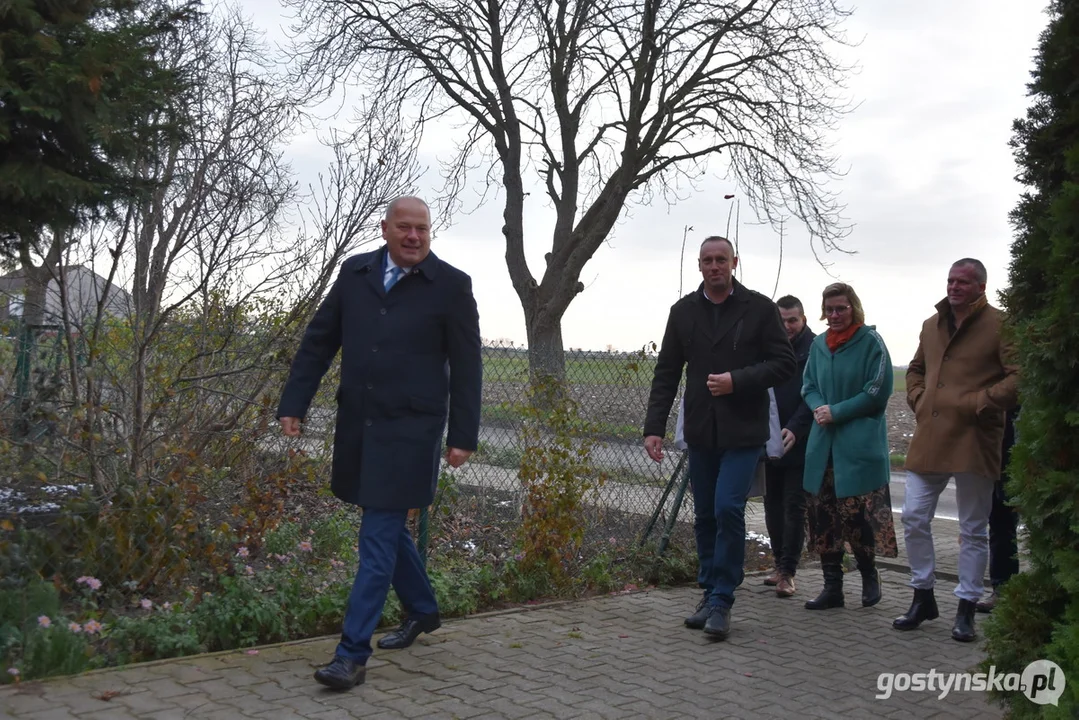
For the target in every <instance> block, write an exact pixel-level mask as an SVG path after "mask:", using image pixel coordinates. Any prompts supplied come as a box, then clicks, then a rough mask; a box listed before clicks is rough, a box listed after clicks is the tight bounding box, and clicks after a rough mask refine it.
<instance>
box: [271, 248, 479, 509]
mask: <svg viewBox="0 0 1079 720" xmlns="http://www.w3.org/2000/svg"><path fill="white" fill-rule="evenodd" d="M385 253H386V247H385V246H383V247H382V248H380V249H378V250H375V251H373V252H369V253H364V254H362V255H355V256H353V257H350V258H348V259H347V260H345V262H344V263H343V264H342V266H341V272H340V273H339V275H338V277H337V279H336V281H335V282H334V284H333V287H332V288H331V289H330V292H329V294H328V295H327V296H326V299H325V300H324V301H323V302H322V304H321V305H320V306H319V308H318V311H317V312H316V313H315V316H314V318H312V320H311V323H310V324H309V325H308V327H307V330H306V332H305V333H304V336H303V340H302V341H301V343H300V348H299V350H298V351H297V353H296V357H295V358H294V359H293V361H292V368H291V370H290V373H289V378H288V382H287V383H286V384H285V389H284V391H283V393H282V395H281V402H280V404H279V405H278V409H277V417H278V418H281V417H297V418H301V419H302V418H304V417H305V416H306V414H307V410H308V406H309V405H310V404H311V400H312V398H314V396H315V391H316V390H317V389H318V386H319V382H320V381H321V380H322V376H323V375H324V374H325V373H326V371H327V370H328V369H329V366H330V363H331V362H332V361H333V358H334V356H335V355H336V354H337V351H338V349H340V350H341V385H340V387H339V388H338V391H337V426H336V430H335V433H334V447H333V476H332V480H331V488H332V489H333V493H334V495H336V496H337V497H338V498H340V499H341V500H344V501H345V502H349V503H353V504H355V505H360V506H361V507H370V508H378V509H385V510H400V509H405V508H419V507H426V506H427V505H430V504H431V501H432V499H433V498H434V492H435V486H436V484H437V481H438V471H439V462H440V457H441V454H442V452H441V451H442V438H443V434H444V433H445V432H446V426H447V419H448V422H449V431H448V433H446V445H448V446H449V447H455V448H459V449H461V450H475V449H476V444H477V440H478V435H479V422H480V392H481V384H482V377H483V365H482V359H481V355H480V329H479V314H478V312H477V309H476V301H475V298H474V297H473V295H472V280H471V278H469V276H468V275H466V274H465V273H463V272H461V271H460V270H458V269H457V268H455V267H453V266H452V265H449V264H448V263H445V262H443V261H442V260H440V259H438V258H437V257H436V256H435V255H434V253H431V254H429V255H428V256H427V257H426V258H425V259H424V260H423V262H421V263H419V264H418V265H416V266H415V267H414V268H413V269H412V271H411V272H410V273H409V274H407V275H405V276H404V277H402V278H401V279H400V280H399V281H398V282H397V284H396V285H394V286H393V287H391V288H390V291H389V292H386V291H385V289H384V287H383V269H384V267H385V266H384V255H385Z"/></svg>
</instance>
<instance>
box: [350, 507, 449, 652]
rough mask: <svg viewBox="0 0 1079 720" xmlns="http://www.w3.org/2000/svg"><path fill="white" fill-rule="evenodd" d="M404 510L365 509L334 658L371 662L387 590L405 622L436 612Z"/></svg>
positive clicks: (435, 605) (429, 584)
mask: <svg viewBox="0 0 1079 720" xmlns="http://www.w3.org/2000/svg"><path fill="white" fill-rule="evenodd" d="M407 520H408V510H375V509H372V508H365V509H364V511H363V521H362V522H361V524H360V568H359V570H358V571H357V572H356V579H355V581H354V582H353V584H352V592H351V593H350V594H349V596H348V608H347V609H346V610H345V622H344V627H343V628H342V629H341V642H340V643H339V644H338V646H337V654H338V655H342V656H344V657H347V658H351V659H353V660H355V661H356V662H358V663H360V664H364V663H366V662H367V658H369V657H371V636H372V635H373V634H374V632H375V628H377V627H378V621H379V620H380V619H381V617H382V606H383V605H385V604H386V596H387V595H388V594H389V592H390V586H391V585H392V586H393V589H394V592H396V593H397V597H399V598H400V599H401V606H402V607H403V609H404V611H405V615H406V617H411V618H416V617H422V616H424V615H431V614H434V613H436V612H438V603H437V601H436V600H435V595H434V592H433V591H432V590H431V582H430V580H428V578H427V571H426V570H425V569H424V567H423V562H421V561H420V554H419V552H418V551H417V550H416V543H414V542H413V541H412V535H411V534H410V533H409V532H408V524H407Z"/></svg>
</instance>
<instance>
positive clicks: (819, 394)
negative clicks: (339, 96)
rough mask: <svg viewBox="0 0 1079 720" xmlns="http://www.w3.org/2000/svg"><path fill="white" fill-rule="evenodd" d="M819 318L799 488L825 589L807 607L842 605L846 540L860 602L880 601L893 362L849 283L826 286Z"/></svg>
mask: <svg viewBox="0 0 1079 720" xmlns="http://www.w3.org/2000/svg"><path fill="white" fill-rule="evenodd" d="M821 319H822V320H826V321H827V322H828V332H827V333H825V334H822V335H818V336H817V338H816V340H814V341H813V346H812V348H811V349H810V351H809V361H808V362H807V363H806V369H805V375H804V376H803V383H802V397H803V398H805V401H806V405H808V406H809V409H810V410H812V411H813V419H814V421H815V422H814V424H813V426H812V429H811V430H810V432H809V442H808V445H807V447H806V459H805V475H804V476H803V480H802V483H803V486H804V487H805V490H806V492H807V493H809V498H808V499H809V502H808V505H807V508H806V510H807V512H806V519H807V521H808V524H809V538H810V545H809V546H810V547H812V548H814V549H815V550H816V552H817V553H819V554H820V558H821V569H822V570H823V572H824V589H823V590H822V591H821V593H820V595H818V596H817V597H816V598H815V599H813V600H810V601H808V602H807V603H806V604H805V606H806V609H808V610H825V609H828V608H836V607H843V553H844V544H845V543H846V544H849V545H850V549H851V552H852V553H853V555H854V558H855V561H856V562H857V565H858V570H859V572H860V573H861V575H862V605H863V606H864V607H869V606H871V605H876V604H877V603H878V602H880V598H881V592H880V573H879V572H878V571H877V568H876V560H875V558H876V556H877V555H882V556H884V557H895V556H896V555H897V554H898V547H897V545H896V539H895V525H894V523H893V521H892V501H891V495H890V494H889V492H888V482H889V480H890V479H891V467H890V464H889V460H888V423H887V420H886V419H885V410H886V409H887V407H888V398H889V397H891V395H892V382H893V377H892V361H891V358H890V357H889V355H888V348H887V347H885V345H884V340H882V339H881V337H880V335H878V334H877V331H876V330H875V329H874V328H873V327H872V326H867V325H866V324H865V313H864V312H863V310H862V302H861V300H859V299H858V295H857V294H856V293H855V292H854V288H852V287H851V286H850V285H847V284H845V283H834V284H832V285H829V286H828V287H827V288H825V289H824V293H823V297H822V299H821Z"/></svg>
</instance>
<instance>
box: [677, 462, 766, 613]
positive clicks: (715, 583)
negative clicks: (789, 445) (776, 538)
mask: <svg viewBox="0 0 1079 720" xmlns="http://www.w3.org/2000/svg"><path fill="white" fill-rule="evenodd" d="M760 457H761V448H759V447H752V448H730V449H726V450H694V449H693V448H690V449H689V480H690V484H691V485H692V486H693V511H694V516H695V517H694V520H693V532H694V535H696V538H697V562H698V571H697V584H698V585H700V587H701V588H703V589H704V590H709V591H711V594H710V596H709V598H708V603H709V604H710V605H714V606H718V607H725V608H730V607H731V606H732V605H734V589H735V588H736V587H738V586H739V585H741V584H742V579H743V578H744V572H743V570H744V567H745V561H746V495H748V494H749V489H750V487H751V486H752V485H753V475H754V473H755V472H756V470H757V463H758V461H759V460H760Z"/></svg>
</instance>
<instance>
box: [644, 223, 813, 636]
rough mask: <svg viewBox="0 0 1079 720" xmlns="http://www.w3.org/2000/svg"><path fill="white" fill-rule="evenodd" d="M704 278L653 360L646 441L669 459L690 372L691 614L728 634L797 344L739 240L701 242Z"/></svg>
mask: <svg viewBox="0 0 1079 720" xmlns="http://www.w3.org/2000/svg"><path fill="white" fill-rule="evenodd" d="M697 265H698V267H699V268H700V271H701V275H702V276H703V277H704V282H703V283H701V285H700V287H699V288H698V289H697V291H696V292H692V293H690V294H689V295H686V296H685V297H684V298H682V299H681V300H679V301H678V302H677V303H675V304H674V306H673V307H672V308H671V313H670V316H669V318H668V320H667V329H666V331H665V332H664V334H663V344H662V346H661V347H660V350H659V357H658V359H657V361H656V370H655V375H654V377H653V379H652V391H651V395H650V396H649V399H648V413H647V417H646V418H645V423H644V436H645V437H644V446H645V449H646V450H647V451H648V455H649V456H650V457H651V458H652V459H653V460H655V461H656V462H659V461H661V460H662V459H663V435H664V434H665V432H666V428H667V418H668V417H669V415H670V412H671V406H672V405H673V404H674V398H675V395H677V393H678V383H679V381H680V380H681V378H682V370H683V368H685V372H686V390H685V419H684V423H683V425H684V435H685V440H686V444H687V445H688V446H689V451H688V452H689V476H690V483H691V484H692V487H693V506H694V515H695V519H694V523H693V529H694V534H695V535H696V539H697V559H698V563H699V569H698V574H697V582H698V584H699V585H700V587H701V588H702V589H703V590H704V596H703V598H702V599H701V602H700V604H698V606H697V610H696V611H695V612H694V613H693V615H691V616H690V617H688V618H686V620H685V624H686V626H687V627H691V628H697V629H700V628H703V629H704V631H705V633H707V634H708V635H711V636H712V637H716V638H719V639H723V638H725V637H727V634H728V633H729V632H730V610H731V606H732V605H733V604H734V589H735V588H736V587H737V586H738V585H739V584H741V582H742V579H743V577H744V575H743V566H744V564H745V534H746V522H745V509H746V495H747V494H748V493H749V489H750V485H751V484H752V481H753V476H754V473H755V470H756V467H757V463H758V461H759V460H760V457H761V453H762V450H763V449H764V445H765V443H766V442H767V441H768V405H769V401H768V388H770V387H775V386H776V385H779V384H780V383H782V382H784V381H785V380H787V378H789V377H791V376H792V375H793V374H794V372H795V360H794V352H793V351H792V350H791V344H790V342H789V341H788V340H787V334H786V333H785V332H784V330H783V325H782V323H781V322H780V320H779V311H778V310H777V309H776V306H775V304H774V303H772V301H771V300H769V299H768V298H766V297H764V296H763V295H761V294H760V293H756V292H753V291H752V290H749V289H748V288H746V287H745V286H744V285H742V284H741V283H739V282H738V281H736V280H735V279H734V278H733V276H732V273H733V272H734V269H735V268H736V267H737V266H738V258H737V257H736V256H735V254H734V246H733V245H732V244H731V242H730V241H729V240H727V239H726V238H724V237H718V236H714V237H709V238H707V239H705V241H704V242H703V243H701V250H700V255H699V257H698V260H697Z"/></svg>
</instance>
